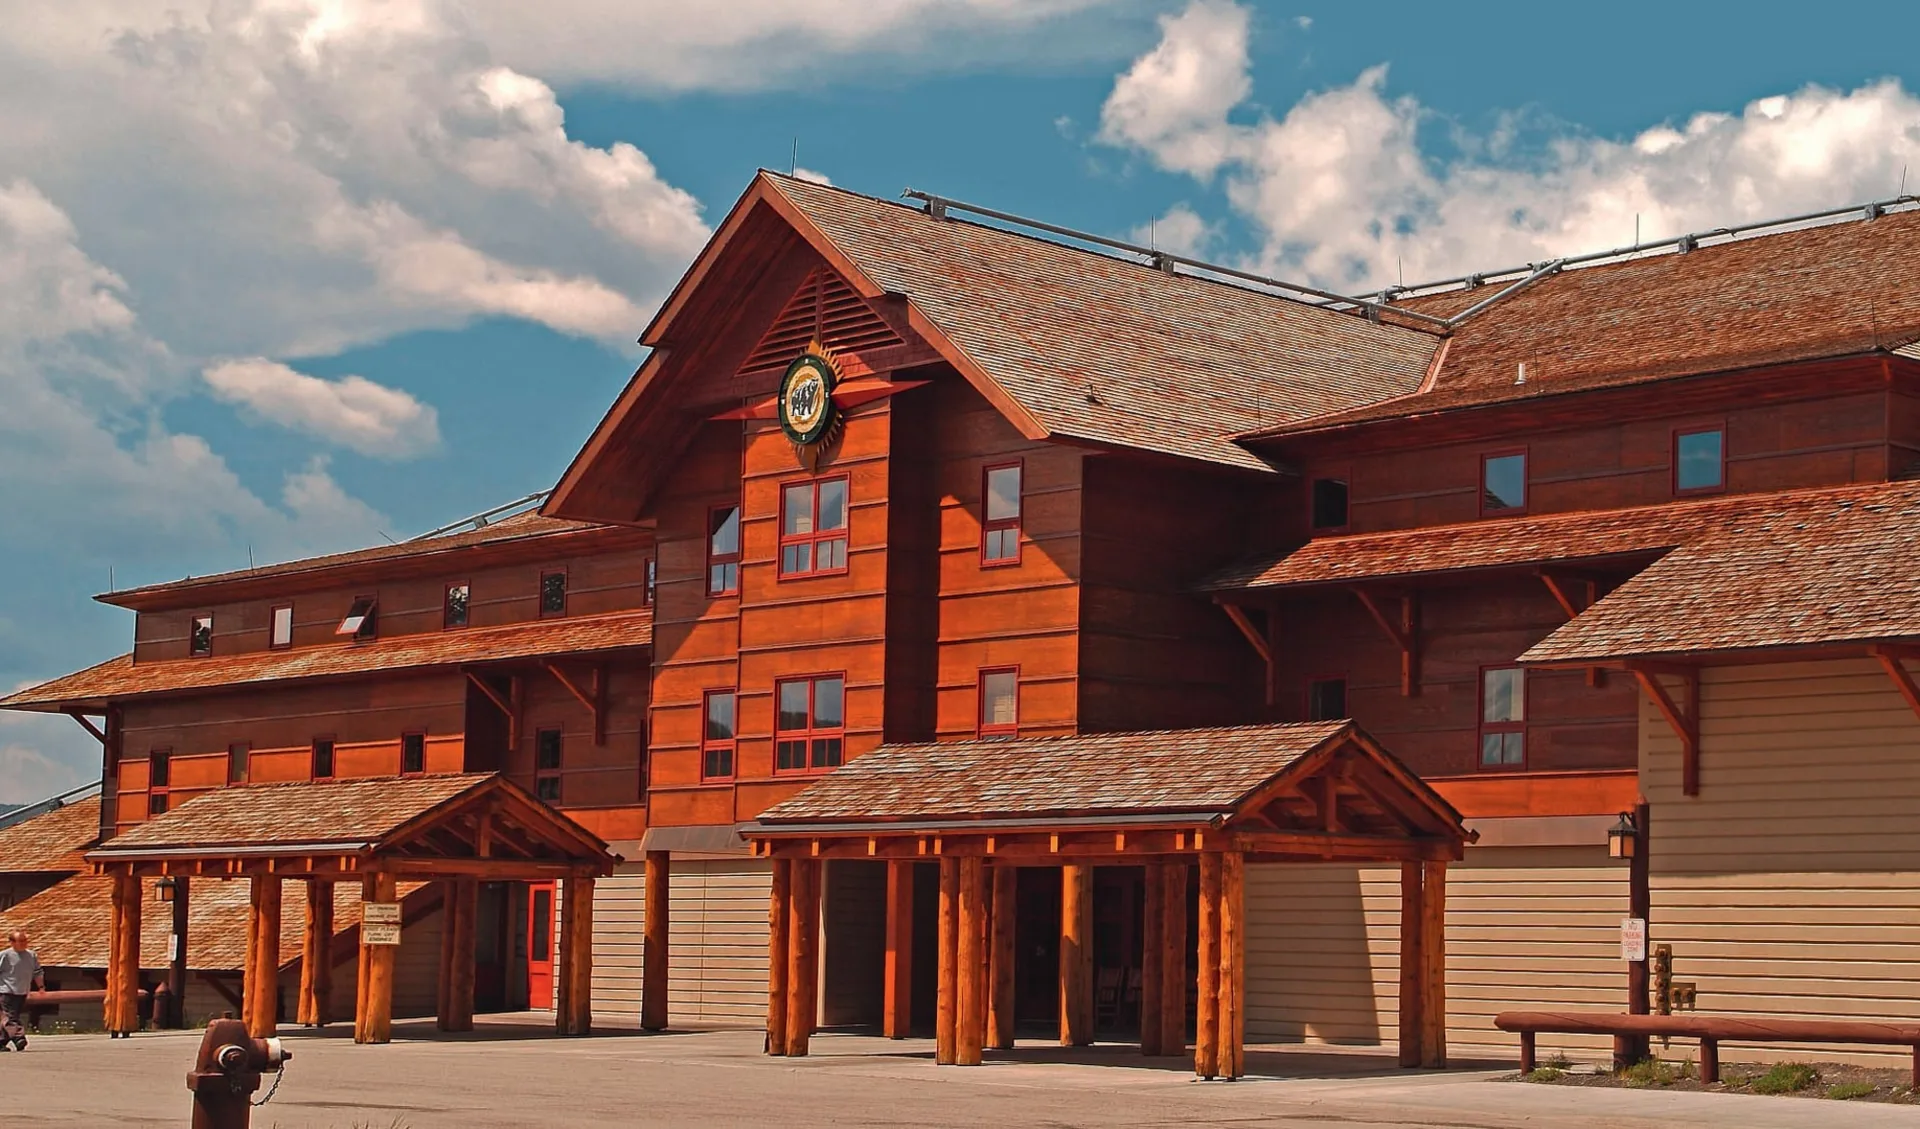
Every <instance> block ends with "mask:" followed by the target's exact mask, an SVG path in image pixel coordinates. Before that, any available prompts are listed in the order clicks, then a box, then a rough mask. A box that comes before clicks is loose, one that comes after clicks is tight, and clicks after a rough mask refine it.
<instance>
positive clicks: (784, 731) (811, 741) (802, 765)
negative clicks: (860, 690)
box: [773, 674, 847, 772]
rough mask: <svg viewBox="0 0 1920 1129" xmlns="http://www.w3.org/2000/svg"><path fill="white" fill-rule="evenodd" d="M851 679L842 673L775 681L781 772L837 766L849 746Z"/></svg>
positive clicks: (776, 747) (777, 756)
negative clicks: (848, 708) (847, 715)
mask: <svg viewBox="0 0 1920 1129" xmlns="http://www.w3.org/2000/svg"><path fill="white" fill-rule="evenodd" d="M846 698H847V680H846V679H845V678H844V677H842V676H841V675H838V674H829V675H823V676H821V677H819V678H794V679H789V680H787V681H784V682H779V683H776V684H775V687H774V699H775V701H774V710H775V713H774V724H773V730H774V732H773V738H774V740H773V767H774V769H775V771H778V772H806V771H811V770H815V769H823V768H833V767H836V766H837V765H839V764H840V760H841V757H842V756H843V755H844V754H845V750H846V735H847V721H846Z"/></svg>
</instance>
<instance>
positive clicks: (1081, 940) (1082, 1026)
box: [1060, 863, 1093, 1047]
mask: <svg viewBox="0 0 1920 1129" xmlns="http://www.w3.org/2000/svg"><path fill="white" fill-rule="evenodd" d="M1092 1044H1093V867H1091V866H1089V865H1087V864H1085V863H1069V864H1067V865H1065V866H1062V867H1061V868H1060V1045H1061V1046H1063V1047H1085V1046H1091V1045H1092Z"/></svg>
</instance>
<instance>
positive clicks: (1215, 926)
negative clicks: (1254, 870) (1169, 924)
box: [1193, 852, 1220, 1078]
mask: <svg viewBox="0 0 1920 1129" xmlns="http://www.w3.org/2000/svg"><path fill="white" fill-rule="evenodd" d="M1198 976H1199V983H1198V985H1197V990H1196V992H1195V997H1194V998H1195V1000H1196V1001H1197V1003H1198V1011H1199V1014H1198V1016H1197V1017H1196V1019H1195V1022H1194V1029H1193V1072H1194V1073H1195V1074H1198V1075H1199V1076H1200V1077H1202V1078H1213V1077H1216V1076H1218V1074H1219V1073H1220V995H1219V989H1220V856H1219V855H1218V854H1216V853H1213V852H1208V853H1205V854H1202V855H1201V856H1200V971H1199V973H1198Z"/></svg>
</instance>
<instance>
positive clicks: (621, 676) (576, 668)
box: [472, 660, 652, 808]
mask: <svg viewBox="0 0 1920 1129" xmlns="http://www.w3.org/2000/svg"><path fill="white" fill-rule="evenodd" d="M554 665H555V666H557V667H558V668H559V669H560V671H561V673H563V674H565V675H566V676H567V678H568V679H569V680H570V681H571V682H572V683H573V685H574V686H575V687H577V688H578V689H580V690H581V691H582V692H585V693H588V694H591V693H592V687H593V678H594V673H593V672H594V669H595V668H594V666H592V665H589V664H587V663H584V662H579V661H573V662H569V661H565V660H561V661H558V662H556V663H555V664H554ZM600 669H602V670H603V671H604V672H605V673H604V677H605V678H606V679H607V682H606V696H607V709H606V715H607V716H606V742H605V743H604V744H600V745H596V744H595V743H594V739H593V738H594V726H593V713H592V711H590V710H589V709H587V707H586V706H585V705H582V704H581V702H580V700H579V699H577V698H575V697H574V696H573V694H572V693H570V692H569V691H568V690H567V688H566V687H565V686H562V685H561V684H560V681H559V679H558V678H556V677H555V676H554V675H553V674H552V673H551V672H549V671H547V670H545V669H543V668H541V667H538V666H536V667H531V668H529V669H528V670H527V671H526V673H524V674H523V675H522V676H521V694H522V699H521V701H522V705H521V715H520V743H519V744H518V745H516V746H514V747H513V748H511V749H509V750H507V753H506V757H505V763H504V764H503V765H500V766H499V767H502V768H504V769H505V771H506V774H507V777H508V778H509V779H511V780H512V781H513V782H514V783H516V784H518V785H520V786H521V787H522V788H525V789H526V790H527V791H529V792H532V791H534V790H535V789H534V784H535V773H534V767H535V765H534V753H535V749H534V746H535V742H536V741H537V739H538V734H539V732H540V731H541V730H543V729H558V730H560V738H561V743H560V773H559V775H560V799H559V802H558V804H557V805H556V806H559V807H563V808H599V807H621V806H631V805H634V804H638V803H640V802H641V799H642V797H641V794H640V782H641V781H640V773H641V765H642V761H643V759H644V756H645V752H646V740H647V689H648V685H649V683H650V681H651V678H652V670H651V668H650V667H649V666H648V665H647V664H645V663H641V662H637V661H633V660H629V661H627V662H625V663H608V664H606V665H604V666H602V667H601V668H600ZM473 697H474V698H476V699H478V700H477V701H476V702H474V703H473V706H472V708H474V709H486V710H491V711H493V713H494V714H495V715H496V716H498V715H499V709H498V707H495V706H494V705H493V704H492V703H491V702H489V701H487V700H486V699H485V698H483V697H481V695H479V694H478V693H475V694H474V695H473ZM474 767H475V768H476V769H477V768H480V767H482V766H479V765H476V766H474ZM486 767H492V766H486Z"/></svg>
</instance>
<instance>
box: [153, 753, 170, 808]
mask: <svg viewBox="0 0 1920 1129" xmlns="http://www.w3.org/2000/svg"><path fill="white" fill-rule="evenodd" d="M172 791H173V750H172V749H170V748H168V749H154V750H153V751H151V752H149V753H148V754H147V814H148V815H165V814H166V812H167V800H168V799H169V798H170V794H171V793H172Z"/></svg>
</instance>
